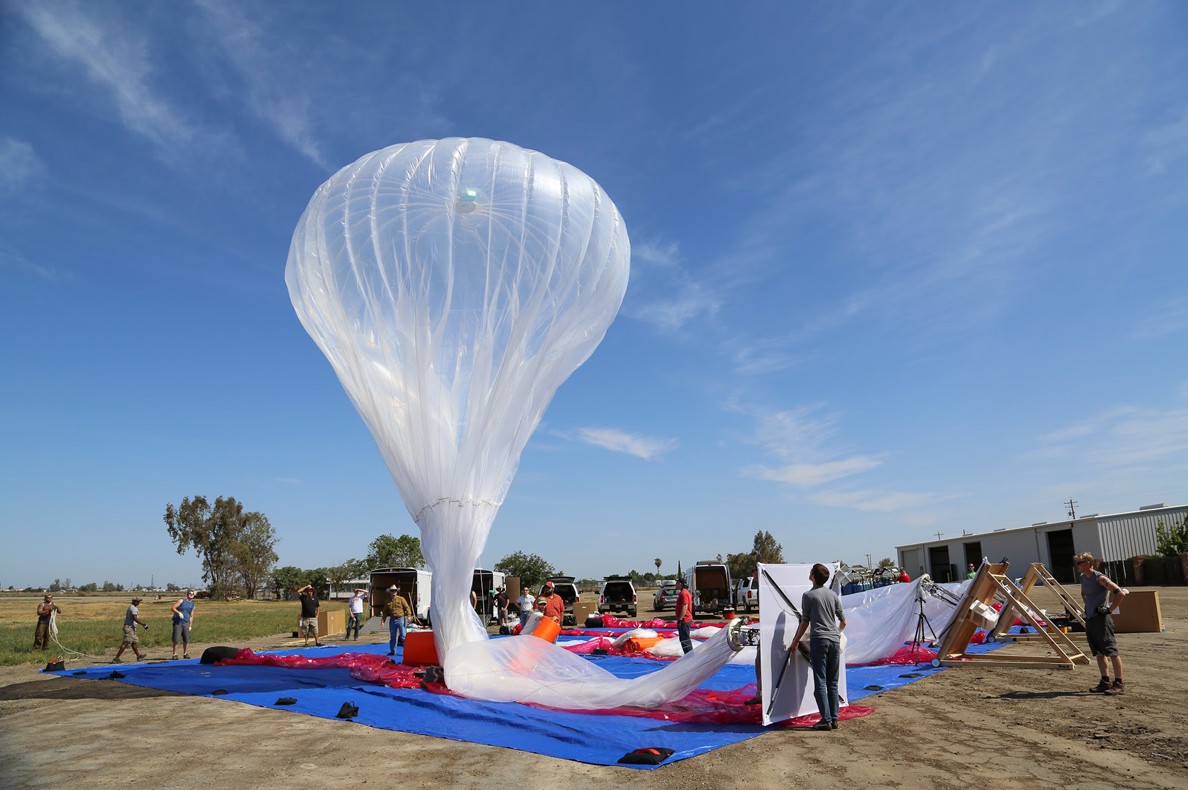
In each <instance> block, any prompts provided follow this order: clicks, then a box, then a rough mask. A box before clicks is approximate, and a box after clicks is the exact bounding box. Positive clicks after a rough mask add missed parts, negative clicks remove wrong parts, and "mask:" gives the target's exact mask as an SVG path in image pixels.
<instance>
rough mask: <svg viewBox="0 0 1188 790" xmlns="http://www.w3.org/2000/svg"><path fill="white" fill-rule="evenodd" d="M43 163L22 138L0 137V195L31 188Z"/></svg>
mask: <svg viewBox="0 0 1188 790" xmlns="http://www.w3.org/2000/svg"><path fill="white" fill-rule="evenodd" d="M44 173H45V165H44V163H42V161H41V159H40V158H39V157H38V156H37V153H36V152H35V151H34V150H33V146H32V145H30V144H29V143H26V142H25V141H24V140H14V139H13V138H11V137H4V138H0V197H2V196H5V195H15V194H17V193H18V192H23V191H25V190H28V189H31V188H32V187H33V182H34V181H35V180H36V179H37V178H39V177H41V176H42V175H43V174H44Z"/></svg>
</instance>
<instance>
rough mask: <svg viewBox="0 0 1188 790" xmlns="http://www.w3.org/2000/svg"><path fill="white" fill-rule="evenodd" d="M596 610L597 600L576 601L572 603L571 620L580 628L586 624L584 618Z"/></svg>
mask: <svg viewBox="0 0 1188 790" xmlns="http://www.w3.org/2000/svg"><path fill="white" fill-rule="evenodd" d="M597 611H598V603H597V601H578V602H577V603H575V604H574V605H573V620H574V622H575V623H577V624H578V627H579V628H580V627H581V626H583V625H585V624H586V618H587V617H589V616H590V615H592V614H594V613H595V612H597Z"/></svg>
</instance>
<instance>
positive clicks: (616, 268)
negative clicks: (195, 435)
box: [285, 138, 731, 707]
mask: <svg viewBox="0 0 1188 790" xmlns="http://www.w3.org/2000/svg"><path fill="white" fill-rule="evenodd" d="M629 260H630V242H629V240H628V238H627V230H626V228H625V226H624V224H623V219H622V217H621V216H620V215H619V212H618V210H617V209H616V208H615V205H614V203H612V202H611V200H610V198H609V197H608V196H607V195H606V193H605V192H604V191H603V190H602V188H601V187H599V186H598V184H597V183H595V182H594V180H593V179H591V178H590V177H589V176H587V175H585V174H584V173H582V172H581V171H580V170H578V169H577V168H575V167H573V166H572V165H569V164H566V163H564V162H558V161H556V160H554V159H550V158H549V157H547V156H545V155H543V154H540V153H538V152H536V151H529V150H526V149H523V148H520V147H518V146H515V145H512V144H510V143H503V142H495V141H492V140H484V139H478V138H470V139H463V138H450V139H446V140H422V141H419V142H415V143H407V144H401V145H394V146H391V147H388V148H385V149H383V150H380V151H375V152H373V153H371V154H368V155H366V156H364V157H362V158H361V159H359V160H358V161H356V162H355V163H353V164H351V165H348V166H347V167H345V168H343V169H342V170H340V171H339V172H338V173H336V174H335V175H334V176H332V177H331V178H330V179H329V180H328V181H327V182H326V183H325V184H323V185H322V186H321V187H320V188H319V189H318V190H317V192H316V193H315V194H314V196H313V198H312V199H311V200H310V202H309V205H308V207H307V208H306V209H305V212H304V213H303V214H302V216H301V219H300V221H299V222H298V224H297V228H296V230H295V231H294V233H293V241H292V245H291V246H290V249H289V259H288V264H287V266H286V270H285V280H286V282H287V284H288V287H289V295H290V297H291V298H292V301H293V306H294V308H295V309H296V311H297V315H298V317H299V318H300V319H301V323H302V324H303V325H304V326H305V328H306V330H307V331H308V332H309V334H310V336H311V337H313V339H314V341H315V342H316V343H317V344H318V346H319V347H320V348H321V349H322V351H323V353H325V355H326V358H327V359H328V360H329V361H330V364H331V365H332V366H333V368H334V371H335V373H337V374H338V378H339V380H340V381H341V382H342V385H343V388H344V389H345V390H346V392H347V394H348V395H349V396H350V398H351V401H352V402H353V403H354V404H355V408H356V409H357V410H358V411H359V414H360V415H361V416H362V417H363V420H364V422H365V423H366V424H367V427H368V428H369V429H370V430H371V434H372V436H373V437H374V438H375V441H376V444H377V445H378V446H379V449H380V452H381V454H382V455H383V458H384V462H385V463H386V464H387V467H388V470H389V471H390V472H391V474H392V477H393V479H394V480H395V481H396V486H397V488H398V489H399V490H400V494H401V496H402V497H403V499H404V503H405V506H406V507H407V508H408V511H409V513H410V514H411V515H412V517H413V520H414V521H415V522H416V524H417V526H418V527H419V528H420V530H421V543H422V548H423V550H424V553H425V557H426V560H427V562H428V564H429V566H430V567H431V568H432V569H433V623H434V630H435V638H436V641H437V649H438V654H439V655H440V656H442V657H443V659H442V660H443V665H444V669H445V673H446V681H447V683H448V685H449V686H450V687H451V688H452V689H454V690H455V691H458V692H460V693H464V694H468V695H470V696H475V697H482V698H486V699H508V698H509V697H508V696H507V689H508V688H509V687H513V688H515V689H517V691H516V692H515V695H514V697H513V698H515V699H529V698H531V699H532V700H533V701H535V702H539V703H542V704H548V705H554V706H556V707H614V706H617V705H631V704H649V705H653V704H658V700H660V699H661V698H667V699H675V698H677V697H680V696H683V694H685V693H686V692H687V691H688V690H690V689H692V688H693V687H695V686H696V685H697V683H699V682H700V681H701V680H702V679H704V677H706V676H708V675H709V674H712V672H713V671H714V670H715V669H716V668H717V666H720V663H719V664H718V665H717V666H715V665H714V661H715V660H717V659H718V658H720V660H721V662H724V661H725V660H726V658H728V657H729V655H730V652H731V648H730V646H729V643H728V641H727V640H726V638H725V634H723V635H722V638H721V639H717V640H710V642H708V643H707V644H706V645H703V647H702V648H699V649H698V650H697V651H694V653H693V654H691V655H690V659H692V656H695V655H697V654H701V656H700V658H698V659H693V660H682V661H678V662H676V663H675V664H673V665H671V666H669V667H667V668H666V669H665V670H663V671H661V672H658V673H653V674H652V675H649V676H647V677H646V678H637V679H634V680H630V681H625V680H618V679H615V678H613V677H612V676H610V675H609V673H606V672H603V671H602V670H600V669H599V668H597V667H594V666H593V665H591V664H589V662H586V661H584V660H582V659H577V660H578V661H581V665H580V666H579V665H577V664H574V663H573V660H574V657H573V656H572V655H570V654H569V653H568V652H567V651H565V650H562V649H561V648H558V647H556V646H554V645H549V644H547V643H545V642H543V641H542V640H539V639H530V638H527V637H522V638H511V639H503V640H488V638H487V633H486V629H485V628H484V625H483V623H481V622H480V621H479V619H478V615H477V614H476V613H475V612H474V610H473V609H472V608H471V606H470V598H469V594H470V585H471V579H472V573H473V569H474V566H475V563H476V561H477V560H478V558H479V555H480V554H481V553H482V549H483V546H484V545H485V544H486V540H487V535H488V533H489V531H490V529H491V525H492V523H493V522H494V519H495V515H496V513H497V512H498V510H499V507H500V505H502V503H503V500H504V497H505V495H506V493H507V489H508V486H509V485H510V484H511V481H512V478H513V477H514V476H515V473H516V468H517V466H518V464H519V460H520V455H521V453H522V451H523V449H524V446H525V444H526V443H527V442H528V439H529V437H530V436H531V435H532V432H533V430H535V428H536V426H537V424H538V423H539V422H540V419H541V415H542V414H543V413H544V410H545V408H546V407H547V406H548V403H549V401H550V400H551V399H552V397H553V395H554V393H555V392H556V390H557V388H558V387H559V386H560V385H561V383H562V382H564V381H565V379H567V378H568V377H569V375H570V374H571V373H573V371H574V370H576V369H577V367H578V366H579V365H581V364H582V363H583V362H584V361H585V360H586V359H587V358H589V356H590V354H591V353H593V351H594V348H595V347H596V346H597V345H598V344H599V342H601V340H602V338H603V336H604V335H605V334H606V330H607V328H608V327H609V326H610V323H611V321H612V320H613V319H614V317H615V314H616V313H617V312H618V310H619V306H620V304H621V303H622V301H623V295H624V293H625V292H626V288H627V278H628V270H629ZM723 631H725V629H723ZM715 642H716V643H717V644H715ZM517 656H518V657H519V659H520V660H517ZM657 675H659V676H662V677H659V678H657V677H656V676H657ZM649 678H650V680H649ZM644 681H646V682H644ZM549 689H553V691H549ZM583 699H585V700H587V702H585V703H584V704H583V703H582V702H581V701H582V700H583ZM611 703H613V704H611Z"/></svg>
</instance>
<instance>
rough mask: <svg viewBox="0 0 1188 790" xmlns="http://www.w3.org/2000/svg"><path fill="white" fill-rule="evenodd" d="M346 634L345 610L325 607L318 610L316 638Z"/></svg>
mask: <svg viewBox="0 0 1188 790" xmlns="http://www.w3.org/2000/svg"><path fill="white" fill-rule="evenodd" d="M345 633H346V609H342V608H339V607H337V606H336V607H334V608H333V609H330V608H327V607H325V606H323V607H321V608H319V609H318V636H319V637H322V636H328V635H330V634H345Z"/></svg>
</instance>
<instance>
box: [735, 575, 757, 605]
mask: <svg viewBox="0 0 1188 790" xmlns="http://www.w3.org/2000/svg"><path fill="white" fill-rule="evenodd" d="M758 608H759V587H758V586H757V585H756V584H755V577H754V576H746V577H744V578H742V579H736V580H735V582H734V609H735V611H738V612H747V613H750V612H752V611H754V610H756V609H758Z"/></svg>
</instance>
